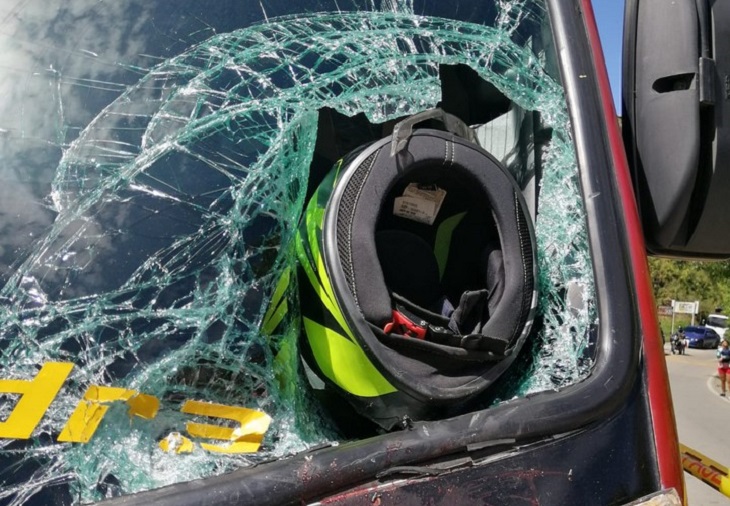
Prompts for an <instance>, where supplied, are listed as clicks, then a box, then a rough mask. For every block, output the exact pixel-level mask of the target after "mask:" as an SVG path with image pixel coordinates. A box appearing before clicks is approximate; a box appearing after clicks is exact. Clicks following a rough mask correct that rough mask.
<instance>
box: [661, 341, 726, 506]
mask: <svg viewBox="0 0 730 506" xmlns="http://www.w3.org/2000/svg"><path fill="white" fill-rule="evenodd" d="M665 355H666V359H667V368H668V370H669V381H670V384H671V389H672V399H673V401H674V415H675V417H676V420H677V430H678V431H679V440H680V441H681V442H682V443H683V444H685V445H687V446H689V447H690V448H693V449H695V450H696V451H698V452H700V453H703V454H704V455H706V456H707V457H709V458H711V459H713V460H715V461H717V462H718V463H720V464H722V465H724V466H726V467H729V468H730V397H720V381H719V380H718V379H717V377H716V376H717V373H716V369H717V368H716V366H717V362H716V361H715V350H694V349H688V350H687V354H686V355H681V356H680V355H672V354H671V352H670V351H669V345H668V344H667V345H666V346H665ZM684 477H685V482H686V484H687V499H688V504H690V505H692V506H712V505H723V506H728V505H730V498H728V497H725V496H724V495H722V494H720V493H719V492H717V491H715V490H714V489H712V488H711V487H709V486H708V485H705V484H704V483H703V482H701V481H700V480H698V479H697V478H695V477H694V476H691V475H689V474H687V473H684Z"/></svg>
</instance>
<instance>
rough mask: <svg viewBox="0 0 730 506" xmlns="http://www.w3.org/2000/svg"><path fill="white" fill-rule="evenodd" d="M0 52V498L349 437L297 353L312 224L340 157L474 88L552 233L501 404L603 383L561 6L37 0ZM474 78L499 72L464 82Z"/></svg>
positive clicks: (185, 472)
mask: <svg viewBox="0 0 730 506" xmlns="http://www.w3.org/2000/svg"><path fill="white" fill-rule="evenodd" d="M0 44H2V49H3V50H2V51H0V86H1V87H2V90H3V93H2V95H1V96H2V99H0V108H1V109H2V111H1V112H2V113H1V114H0V153H2V156H1V157H0V424H2V425H0V434H2V435H3V438H2V439H0V503H2V504H9V505H13V506H18V505H24V504H48V503H51V502H54V503H58V504H77V503H88V502H94V501H98V500H101V499H104V498H106V497H112V496H118V495H124V494H129V493H133V492H137V491H141V490H147V489H152V488H157V487H161V486H164V485H168V484H173V483H178V482H184V481H188V480H193V479H197V478H204V477H207V476H212V475H216V474H221V473H224V472H226V471H229V470H232V469H235V468H240V467H243V466H249V465H252V464H255V463H259V462H263V461H267V460H271V459H277V458H285V457H286V456H287V455H291V454H294V453H297V452H301V451H304V450H306V449H308V448H312V447H315V446H317V445H320V444H324V443H330V444H334V443H336V442H337V441H339V440H340V439H341V436H340V435H339V434H338V433H337V430H336V428H335V427H334V426H333V424H331V423H330V421H329V418H328V414H327V412H326V411H324V410H323V408H322V407H321V406H319V405H318V403H317V402H316V400H315V399H314V398H313V396H312V395H311V392H310V387H309V384H308V382H307V379H306V378H305V376H304V375H303V374H302V372H301V367H300V363H299V360H298V353H297V340H298V337H299V334H300V330H301V329H300V323H299V313H298V295H297V288H296V287H297V278H296V267H295V263H294V262H295V258H294V255H293V249H292V244H293V242H292V239H293V237H294V234H295V232H296V229H297V224H298V222H299V219H300V217H301V214H302V211H303V208H304V205H305V202H306V199H307V197H308V194H310V193H311V189H312V188H313V187H315V186H316V184H317V183H318V181H319V180H321V177H322V175H323V174H322V171H323V170H324V169H323V168H325V167H326V168H328V167H331V166H332V164H333V163H334V162H335V161H336V159H337V157H338V156H341V155H342V154H343V153H344V152H346V151H347V149H351V148H353V147H355V146H356V145H357V144H358V143H359V142H361V141H363V140H374V139H375V138H377V137H379V136H380V135H381V134H380V132H381V126H382V125H386V124H388V123H389V122H393V121H394V120H397V119H399V118H402V117H404V116H408V115H411V114H414V113H417V112H421V111H423V110H426V109H429V108H433V107H436V106H438V105H443V104H445V103H450V104H458V102H459V99H460V96H459V94H460V93H467V94H473V95H475V96H476V97H477V103H478V104H479V108H478V109H479V111H483V114H475V115H474V117H473V118H470V119H472V121H471V123H472V127H473V128H474V130H475V131H476V133H477V138H478V139H479V140H480V143H481V144H482V146H483V147H485V148H486V149H487V150H489V151H490V152H492V153H493V154H494V155H495V156H497V157H498V158H499V159H501V160H502V162H503V163H504V164H505V165H506V166H507V167H508V168H509V169H510V170H511V171H512V173H513V174H514V175H515V177H516V178H517V180H518V181H519V183H520V185H521V186H522V187H523V188H524V190H525V194H526V197H527V200H528V202H530V203H531V204H530V205H531V210H532V213H533V218H534V221H535V228H536V236H537V245H538V264H539V290H540V299H539V318H538V320H539V325H536V326H535V330H534V332H533V335H532V336H531V337H530V339H529V341H528V344H527V345H526V346H525V349H524V352H523V353H522V354H521V356H520V357H519V358H518V360H517V361H516V362H515V364H514V366H513V367H512V370H511V371H509V372H508V374H507V376H506V377H505V378H504V380H503V381H501V382H500V384H499V386H498V388H497V389H496V390H495V391H493V392H492V393H491V394H490V395H491V397H490V398H489V399H486V401H485V402H487V403H495V402H505V401H507V400H508V399H510V398H513V397H516V396H523V395H526V394H528V393H533V392H538V391H545V390H558V389H560V388H562V387H565V386H567V385H570V384H572V383H575V382H577V381H580V380H581V379H584V378H585V377H586V376H587V375H588V374H590V370H591V366H592V354H591V342H592V338H591V336H592V328H593V327H594V326H595V325H596V323H597V321H596V318H597V317H596V311H595V302H594V298H595V293H594V287H593V273H592V266H591V260H590V255H589V250H588V244H587V232H586V223H585V216H584V207H583V202H582V197H581V193H580V188H579V183H578V167H577V163H576V158H575V152H574V147H573V145H572V140H571V133H570V120H569V116H568V111H567V106H566V102H565V98H564V92H563V89H562V87H561V84H560V79H559V73H558V70H557V66H556V61H555V58H556V56H555V53H554V47H553V45H552V44H553V43H552V36H551V33H550V25H549V19H548V13H547V12H546V7H545V5H544V3H543V2H542V1H540V0H482V1H460V2H456V3H453V4H451V3H444V2H438V1H424V2H419V1H416V0H410V1H408V0H406V1H404V0H392V1H385V0H384V1H382V2H379V1H374V0H369V1H368V0H363V1H347V0H346V1H331V2H328V1H320V2H311V1H303V2H283V1H276V0H269V1H266V0H264V1H262V2H241V1H233V0H230V1H229V0H220V1H218V2H214V3H210V2H204V1H196V0H178V1H176V2H174V3H172V2H156V1H149V0H144V1H142V0H129V1H126V2H111V1H98V0H63V1H62V0H26V1H13V2H4V3H3V5H2V6H0ZM457 68H460V69H468V71H467V72H470V73H471V74H473V75H476V76H478V82H479V83H480V84H479V86H476V87H474V88H473V89H472V88H470V89H469V90H466V89H465V88H463V87H462V88H460V87H459V86H452V85H449V84H445V83H446V81H447V79H445V76H448V75H453V73H452V72H451V70H450V69H457ZM460 72H461V71H460ZM479 90H482V91H479ZM447 95H448V96H447ZM453 107H455V108H457V109H458V106H456V105H454V106H453ZM463 119H465V120H466V119H467V118H463ZM375 131H377V132H378V133H377V134H374V133H373V132H375ZM23 399H26V400H28V401H33V402H32V403H33V404H34V405H36V406H40V407H39V408H36V411H37V412H36V413H35V415H33V416H35V418H33V417H32V416H30V415H29V413H31V412H30V411H23V410H26V409H30V408H27V407H26V406H25V405H23V404H22V402H23ZM196 403H211V404H212V405H215V406H219V407H220V408H219V410H218V411H215V412H214V413H213V412H211V411H206V409H205V408H204V407H202V406H203V405H202V404H196ZM79 406H81V407H79ZM243 409H249V410H255V413H262V414H263V413H265V414H266V415H267V416H268V417H270V420H271V421H270V425H268V426H266V428H260V430H259V429H252V428H251V426H252V425H255V424H253V422H251V423H249V422H248V420H249V419H248V418H245V420H247V422H243V421H242V420H244V417H245V416H248V415H249V413H248V412H245V413H244V411H242V410H243ZM38 410H40V411H38ZM79 410H80V411H79ZM77 412H78V413H80V414H79V415H78V418H76V420H80V421H79V422H78V424H76V425H74V423H73V422H72V420H73V419H74V416H76V413H77ZM18 413H22V414H24V419H23V420H22V421H21V422H18V421H17V419H16V418H13V414H18ZM256 416H258V415H256ZM95 417H96V418H95ZM34 420H35V421H34ZM257 420H258V419H257ZM191 423H192V424H196V423H197V424H198V426H200V425H204V424H208V425H209V426H210V425H214V426H215V427H217V428H218V430H217V432H216V431H215V430H212V429H200V427H198V428H197V429H196V426H195V425H191ZM11 428H12V429H14V430H15V429H17V431H16V432H12V431H11V430H10V429H11ZM64 429H68V431H67V432H66V431H64ZM244 429H245V430H244ZM206 430H207V431H206ZM248 430H250V432H246V431H248ZM256 430H259V432H256ZM244 432H246V434H243V435H242V433H244ZM63 434H66V440H63V439H64V437H62V436H63ZM251 434H254V435H255V434H258V435H259V436H260V438H259V439H261V441H260V442H261V446H260V447H258V446H257V445H255V444H254V446H256V448H255V449H253V447H246V451H245V452H244V451H239V450H241V449H242V448H244V447H243V446H237V445H238V444H243V443H244V442H246V441H248V439H246V437H249V438H251V437H252V436H251ZM253 439H256V438H255V437H253Z"/></svg>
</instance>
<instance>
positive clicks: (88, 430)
mask: <svg viewBox="0 0 730 506" xmlns="http://www.w3.org/2000/svg"><path fill="white" fill-rule="evenodd" d="M115 401H126V403H127V404H128V405H129V415H130V416H139V417H142V418H147V419H150V418H154V417H155V416H156V415H157V411H158V410H159V408H160V401H159V400H158V399H157V398H156V397H154V396H152V395H147V394H141V393H139V392H137V391H136V390H129V389H126V388H115V387H100V386H97V385H91V386H90V387H89V389H88V390H87V391H86V393H85V394H84V398H83V399H82V400H81V401H80V402H79V404H78V405H77V406H76V409H75V410H74V412H73V413H72V414H71V416H70V417H69V419H68V421H67V422H66V425H65V426H64V428H63V431H61V434H60V435H59V436H58V440H59V441H61V442H69V443H88V442H89V440H90V439H91V437H92V436H93V435H94V432H96V429H97V427H99V424H100V423H101V420H102V419H103V418H104V415H105V414H106V412H107V410H108V409H109V406H108V404H109V403H111V402H115Z"/></svg>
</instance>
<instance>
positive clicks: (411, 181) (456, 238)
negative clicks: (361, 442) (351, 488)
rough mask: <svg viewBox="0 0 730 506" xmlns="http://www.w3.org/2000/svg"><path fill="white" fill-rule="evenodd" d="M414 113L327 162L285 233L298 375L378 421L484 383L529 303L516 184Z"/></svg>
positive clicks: (521, 330)
mask: <svg viewBox="0 0 730 506" xmlns="http://www.w3.org/2000/svg"><path fill="white" fill-rule="evenodd" d="M423 117H424V115H417V116H415V117H413V118H409V119H408V120H405V121H404V122H401V123H399V124H398V125H396V128H395V130H394V131H393V135H392V136H390V137H387V138H384V139H381V140H379V141H376V142H374V143H372V144H370V145H368V146H366V147H364V148H360V149H359V150H357V151H356V152H355V153H353V154H351V155H349V156H347V157H345V158H344V159H343V160H341V161H340V162H338V163H337V164H336V166H335V167H334V169H333V170H332V171H331V173H330V174H329V175H328V176H327V177H326V178H325V179H324V181H323V182H322V183H321V184H320V186H319V187H318V189H317V191H316V192H315V193H314V195H313V196H312V198H311V200H310V202H309V204H308V206H307V209H306V213H305V217H304V220H303V222H302V225H301V227H300V230H299V235H298V239H297V255H298V258H299V263H300V266H301V269H300V271H301V273H302V276H301V278H300V281H299V284H300V290H301V305H302V316H303V326H304V336H303V338H302V343H301V354H302V358H303V360H304V363H305V365H306V367H307V370H308V372H309V373H311V374H314V375H315V377H316V378H318V379H317V380H316V381H317V382H318V383H319V384H320V385H324V386H325V387H326V388H327V389H334V390H335V391H336V392H338V393H339V394H341V395H342V396H344V397H345V398H346V399H347V400H348V401H349V402H350V404H351V405H352V406H353V407H354V408H355V410H356V411H357V412H359V413H360V414H362V415H364V416H366V417H367V418H369V419H371V420H373V421H374V422H376V423H377V424H378V425H380V426H381V427H383V428H385V429H391V428H393V427H394V426H396V425H398V424H400V423H402V422H403V421H404V420H408V419H411V420H425V419H433V418H436V417H441V416H444V414H447V413H448V414H452V413H454V412H455V410H456V411H458V407H459V406H461V405H463V404H464V403H466V402H467V401H469V400H472V399H473V398H474V397H475V396H476V395H478V394H479V393H481V392H483V391H485V389H487V388H488V387H489V386H490V385H491V384H492V383H493V382H494V381H495V380H496V379H497V378H498V377H499V376H500V375H501V374H502V373H503V372H504V371H505V370H506V369H507V367H509V365H510V364H511V363H512V361H513V360H514V358H515V356H516V355H517V352H518V351H519V349H520V348H521V346H522V345H523V343H524V342H525V339H526V337H527V335H528V333H529V331H530V328H531V325H532V319H533V316H534V312H535V307H536V303H537V293H536V286H535V285H536V284H535V275H536V273H535V269H536V261H535V246H534V244H535V241H534V231H533V226H532V222H531V219H530V216H529V213H528V211H527V207H526V205H525V202H524V199H523V197H522V194H521V192H520V189H519V187H518V185H517V183H516V182H515V180H514V179H513V177H512V176H511V175H510V174H509V173H508V172H507V170H506V169H505V168H504V167H503V166H502V165H501V164H500V163H499V162H498V161H497V160H496V159H495V158H494V157H493V156H491V155H490V154H489V153H488V152H486V151H485V150H483V149H482V148H480V147H479V146H478V145H477V144H476V143H475V142H474V140H473V135H472V133H471V130H469V129H468V128H467V127H466V125H464V124H463V123H461V122H460V121H459V120H457V119H456V118H454V117H453V116H450V115H448V114H445V113H443V112H441V111H440V110H434V111H428V112H427V113H425V117H427V118H433V117H437V118H438V119H441V120H442V121H443V122H444V124H445V125H446V127H447V130H449V131H441V130H433V129H425V128H424V129H418V130H414V129H413V127H414V125H415V124H416V123H418V122H420V121H422V119H423ZM455 132H456V133H455Z"/></svg>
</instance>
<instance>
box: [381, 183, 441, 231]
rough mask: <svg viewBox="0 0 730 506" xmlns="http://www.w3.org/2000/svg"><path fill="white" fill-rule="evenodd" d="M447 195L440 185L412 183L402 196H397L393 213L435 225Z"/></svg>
mask: <svg viewBox="0 0 730 506" xmlns="http://www.w3.org/2000/svg"><path fill="white" fill-rule="evenodd" d="M445 197H446V190H444V189H442V188H439V187H438V186H435V185H420V184H418V183H411V184H409V185H408V186H407V187H406V189H405V190H404V191H403V195H402V196H401V197H396V199H395V204H394V206H393V214H394V215H396V216H400V217H401V218H407V219H409V220H413V221H418V222H421V223H426V224H427V225H433V222H434V220H436V216H437V215H438V213H439V210H440V209H441V204H442V203H443V201H444V198H445Z"/></svg>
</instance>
